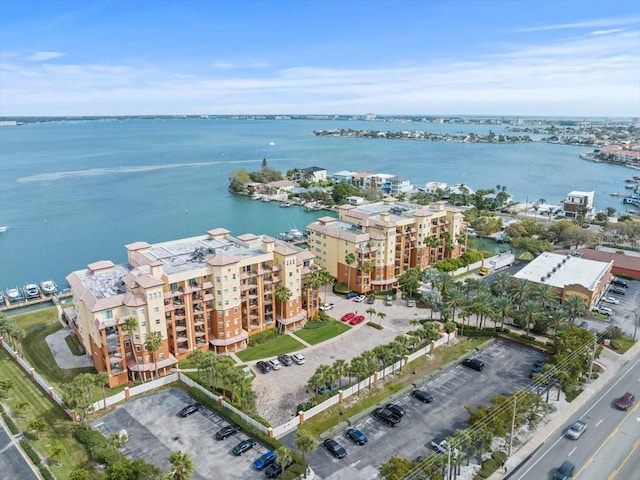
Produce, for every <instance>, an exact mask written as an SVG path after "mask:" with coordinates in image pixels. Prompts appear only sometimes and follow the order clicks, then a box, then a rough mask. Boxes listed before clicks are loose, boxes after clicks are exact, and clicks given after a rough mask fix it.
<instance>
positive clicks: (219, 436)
mask: <svg viewBox="0 0 640 480" xmlns="http://www.w3.org/2000/svg"><path fill="white" fill-rule="evenodd" d="M239 430H240V429H239V428H238V427H236V426H235V425H229V426H227V427H224V428H223V429H221V430H218V432H217V433H216V440H224V439H225V438H227V437H230V436H231V435H233V434H234V433H238V431H239Z"/></svg>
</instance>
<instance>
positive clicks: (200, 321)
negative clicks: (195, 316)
mask: <svg viewBox="0 0 640 480" xmlns="http://www.w3.org/2000/svg"><path fill="white" fill-rule="evenodd" d="M193 325H194V326H195V327H201V326H202V325H204V320H196V321H195V322H193Z"/></svg>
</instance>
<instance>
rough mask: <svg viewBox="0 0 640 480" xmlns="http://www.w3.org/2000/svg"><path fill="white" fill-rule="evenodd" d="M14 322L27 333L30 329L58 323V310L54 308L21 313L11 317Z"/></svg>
mask: <svg viewBox="0 0 640 480" xmlns="http://www.w3.org/2000/svg"><path fill="white" fill-rule="evenodd" d="M11 318H13V319H14V320H15V321H16V324H17V325H18V327H20V328H21V329H23V330H24V333H29V331H30V330H31V328H32V327H39V326H42V325H48V324H50V323H53V322H56V323H58V310H57V309H56V307H49V308H43V309H41V310H34V311H33V312H28V313H22V314H20V315H16V316H13V317H11Z"/></svg>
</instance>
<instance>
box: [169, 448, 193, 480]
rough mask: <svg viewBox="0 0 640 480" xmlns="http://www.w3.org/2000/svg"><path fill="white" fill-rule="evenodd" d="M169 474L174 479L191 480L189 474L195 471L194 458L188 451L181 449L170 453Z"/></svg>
mask: <svg viewBox="0 0 640 480" xmlns="http://www.w3.org/2000/svg"><path fill="white" fill-rule="evenodd" d="M168 460H169V464H170V465H171V466H170V469H169V475H170V478H171V479H172V480H189V474H190V473H192V472H193V471H194V468H193V460H192V459H191V457H190V456H189V454H188V453H183V452H181V451H180V450H178V451H177V452H172V453H171V455H169V458H168Z"/></svg>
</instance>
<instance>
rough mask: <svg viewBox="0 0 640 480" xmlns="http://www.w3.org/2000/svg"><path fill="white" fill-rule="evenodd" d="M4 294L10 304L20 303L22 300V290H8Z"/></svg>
mask: <svg viewBox="0 0 640 480" xmlns="http://www.w3.org/2000/svg"><path fill="white" fill-rule="evenodd" d="M6 294H7V300H9V302H10V303H14V302H21V301H22V300H24V295H23V294H22V290H21V289H19V288H8V289H7V291H6Z"/></svg>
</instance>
